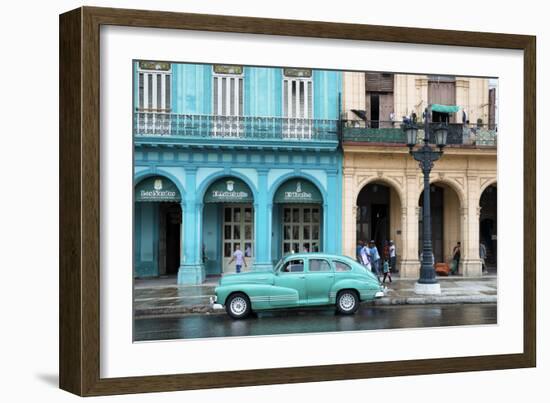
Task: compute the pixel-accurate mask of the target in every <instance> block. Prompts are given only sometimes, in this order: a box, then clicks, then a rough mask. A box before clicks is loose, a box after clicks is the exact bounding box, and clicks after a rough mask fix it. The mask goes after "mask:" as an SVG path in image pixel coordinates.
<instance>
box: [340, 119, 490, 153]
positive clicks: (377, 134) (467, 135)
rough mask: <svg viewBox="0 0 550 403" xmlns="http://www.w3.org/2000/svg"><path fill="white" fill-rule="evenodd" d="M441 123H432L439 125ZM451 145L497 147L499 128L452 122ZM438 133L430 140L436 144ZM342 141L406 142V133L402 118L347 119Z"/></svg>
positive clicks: (420, 135) (420, 137) (421, 129)
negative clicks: (389, 119)
mask: <svg viewBox="0 0 550 403" xmlns="http://www.w3.org/2000/svg"><path fill="white" fill-rule="evenodd" d="M417 124H418V142H419V143H420V142H421V141H422V140H423V139H424V124H423V123H422V122H418V123H417ZM439 124H440V123H430V127H435V126H437V125H439ZM447 127H448V132H447V144H448V145H451V146H453V145H455V146H460V145H469V146H489V147H495V146H496V144H497V127H496V126H494V125H493V126H492V127H489V126H488V125H472V124H462V123H450V124H448V126H447ZM434 133H435V132H434V131H432V132H431V133H430V136H431V139H430V141H431V142H433V143H435V138H434V136H435V134H434ZM342 140H343V141H344V142H359V143H362V142H364V143H393V144H406V142H407V139H406V136H405V133H404V132H403V130H402V129H401V122H398V121H393V122H392V121H364V120H345V121H343V124H342Z"/></svg>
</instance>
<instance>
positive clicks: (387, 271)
mask: <svg viewBox="0 0 550 403" xmlns="http://www.w3.org/2000/svg"><path fill="white" fill-rule="evenodd" d="M382 272H383V273H384V279H383V280H382V283H385V282H386V278H389V279H390V283H391V282H392V281H391V273H390V263H389V261H388V259H384V265H383V266H382Z"/></svg>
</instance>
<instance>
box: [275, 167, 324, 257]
mask: <svg viewBox="0 0 550 403" xmlns="http://www.w3.org/2000/svg"><path fill="white" fill-rule="evenodd" d="M273 202H274V206H276V207H275V208H274V209H273V229H274V231H273V243H272V253H273V257H274V258H275V259H278V258H280V257H282V256H285V255H288V254H290V253H308V252H322V251H323V236H322V233H323V225H324V224H323V196H322V194H321V192H320V191H319V189H318V188H317V186H315V185H314V184H313V183H312V182H310V181H309V180H307V179H305V178H294V179H289V180H287V181H286V182H284V183H283V184H282V185H281V186H279V188H278V189H277V191H276V192H275V195H274V198H273Z"/></svg>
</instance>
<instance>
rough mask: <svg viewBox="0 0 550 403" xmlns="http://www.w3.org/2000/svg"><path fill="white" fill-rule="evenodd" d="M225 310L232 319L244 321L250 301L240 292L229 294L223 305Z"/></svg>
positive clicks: (249, 309)
mask: <svg viewBox="0 0 550 403" xmlns="http://www.w3.org/2000/svg"><path fill="white" fill-rule="evenodd" d="M225 310H226V312H227V314H228V315H229V316H231V317H232V318H233V319H244V318H246V317H247V316H248V315H249V314H250V311H251V307H250V299H248V297H247V296H246V295H245V294H243V293H241V292H238V293H235V294H231V295H230V296H229V298H228V299H227V302H226V304H225Z"/></svg>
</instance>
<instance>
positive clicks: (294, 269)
mask: <svg viewBox="0 0 550 403" xmlns="http://www.w3.org/2000/svg"><path fill="white" fill-rule="evenodd" d="M303 271H304V260H303V259H293V260H289V261H288V262H286V263H285V264H284V265H283V267H282V269H281V273H299V272H303Z"/></svg>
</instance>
